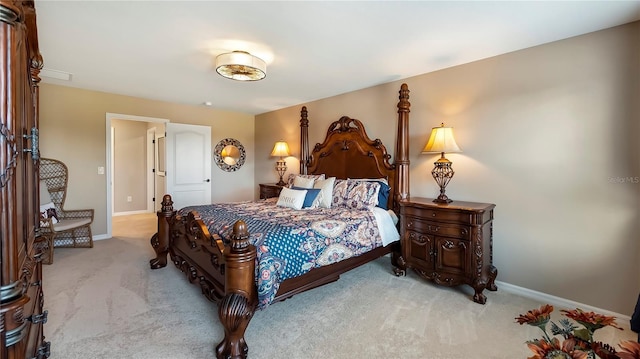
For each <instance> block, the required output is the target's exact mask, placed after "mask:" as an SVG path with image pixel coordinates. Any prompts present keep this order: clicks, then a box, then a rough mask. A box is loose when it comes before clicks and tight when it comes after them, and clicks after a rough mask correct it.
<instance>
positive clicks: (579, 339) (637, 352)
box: [515, 304, 640, 359]
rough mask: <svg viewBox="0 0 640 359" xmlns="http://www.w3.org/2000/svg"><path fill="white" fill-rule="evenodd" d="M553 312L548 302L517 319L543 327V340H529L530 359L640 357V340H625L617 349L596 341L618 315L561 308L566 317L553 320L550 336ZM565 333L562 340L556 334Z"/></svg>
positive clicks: (629, 358)
mask: <svg viewBox="0 0 640 359" xmlns="http://www.w3.org/2000/svg"><path fill="white" fill-rule="evenodd" d="M551 312H553V306H551V305H548V304H545V305H542V306H541V307H540V309H533V310H530V311H528V312H527V313H526V314H521V315H520V316H519V317H517V318H515V319H516V322H517V323H519V324H520V325H522V324H529V325H532V326H534V327H538V328H540V330H542V333H543V337H542V338H541V339H534V340H529V341H527V346H528V347H529V349H531V351H532V352H533V353H534V355H533V356H532V357H529V358H528V359H597V358H600V359H640V343H638V342H634V341H622V342H620V344H618V346H619V347H620V349H619V350H618V351H616V349H615V348H614V347H612V346H611V345H609V344H605V343H602V342H599V341H594V339H593V333H594V332H595V331H596V330H598V329H600V328H603V327H606V326H611V327H614V328H617V329H620V330H622V328H620V327H618V325H617V324H616V321H615V319H616V318H615V317H612V316H606V315H602V314H597V313H594V312H584V311H582V310H581V309H575V310H561V311H560V312H562V313H563V314H564V315H565V316H566V317H567V318H569V319H572V320H573V321H575V322H576V323H578V324H580V325H581V327H580V326H577V325H576V324H575V323H574V322H572V321H570V320H569V319H565V318H563V319H560V321H559V323H560V325H557V324H556V323H554V322H551V336H550V335H549V334H548V333H547V323H549V318H550V315H551ZM558 335H559V336H562V338H563V341H562V342H560V340H559V339H558V338H557V337H556V336H558Z"/></svg>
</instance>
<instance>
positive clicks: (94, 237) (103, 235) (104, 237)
mask: <svg viewBox="0 0 640 359" xmlns="http://www.w3.org/2000/svg"><path fill="white" fill-rule="evenodd" d="M110 238H111V236H109V235H107V234H98V235H97V236H93V240H94V241H99V240H102V239H110Z"/></svg>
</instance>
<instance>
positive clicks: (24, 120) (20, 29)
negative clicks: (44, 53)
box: [0, 0, 49, 359]
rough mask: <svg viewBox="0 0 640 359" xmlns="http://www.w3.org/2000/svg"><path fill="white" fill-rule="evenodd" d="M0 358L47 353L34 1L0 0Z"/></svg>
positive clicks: (39, 61)
mask: <svg viewBox="0 0 640 359" xmlns="http://www.w3.org/2000/svg"><path fill="white" fill-rule="evenodd" d="M0 20H1V21H0V26H1V28H0V42H1V44H0V64H2V66H1V67H0V73H1V77H0V94H1V95H0V96H2V105H1V106H2V107H1V109H0V112H1V113H2V118H1V122H0V246H1V247H0V249H1V250H2V258H1V261H2V262H1V263H0V270H1V271H2V272H1V273H0V279H1V283H0V285H1V287H0V359H5V358H6V359H31V358H38V359H40V358H47V357H49V343H48V342H46V341H45V340H44V334H43V324H44V323H46V321H47V312H46V311H45V310H44V309H43V304H44V301H43V293H42V263H41V260H42V251H41V250H40V249H39V244H40V243H39V241H38V239H39V238H38V226H39V220H38V219H39V209H40V208H39V204H38V198H39V197H38V165H39V151H38V84H39V82H40V78H39V73H40V69H41V68H42V57H41V55H40V52H39V50H38V33H37V30H36V12H35V4H34V2H33V1H19V0H0Z"/></svg>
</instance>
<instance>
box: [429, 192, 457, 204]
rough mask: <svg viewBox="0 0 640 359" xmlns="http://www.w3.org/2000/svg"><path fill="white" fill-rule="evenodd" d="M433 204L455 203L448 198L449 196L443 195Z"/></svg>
mask: <svg viewBox="0 0 640 359" xmlns="http://www.w3.org/2000/svg"><path fill="white" fill-rule="evenodd" d="M433 202H434V203H451V202H453V200H452V199H451V198H449V197H447V195H445V194H441V195H439V196H438V198H436V199H434V200H433Z"/></svg>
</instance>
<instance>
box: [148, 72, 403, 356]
mask: <svg viewBox="0 0 640 359" xmlns="http://www.w3.org/2000/svg"><path fill="white" fill-rule="evenodd" d="M397 107H398V123H397V126H398V127H397V129H398V132H397V138H396V146H395V158H394V163H393V164H391V163H390V162H389V159H390V158H391V156H390V155H389V154H388V153H387V150H386V147H385V146H384V145H383V144H382V142H381V141H380V140H379V139H376V140H371V139H369V137H368V135H367V134H366V131H365V129H364V126H363V124H362V123H361V122H360V121H358V120H356V119H351V118H349V117H346V116H343V117H342V118H340V119H339V120H338V121H335V122H333V123H332V124H331V125H330V126H329V129H328V130H327V135H326V138H325V140H324V141H323V142H322V143H318V144H316V145H315V147H314V149H313V151H311V152H310V151H309V140H308V127H309V120H308V114H307V109H306V107H303V108H302V111H301V119H300V133H301V138H300V145H301V146H300V148H301V159H300V174H301V175H307V176H309V175H320V174H322V175H324V178H330V177H335V178H336V179H342V180H345V181H344V182H341V183H343V184H345V183H346V182H347V179H352V180H353V179H384V180H386V182H387V183H388V186H389V187H390V190H391V193H390V195H389V198H388V202H387V203H386V206H385V207H387V208H389V209H390V210H393V211H394V212H395V213H396V214H399V210H400V205H399V203H400V201H402V200H405V199H407V198H408V197H409V158H408V148H409V144H408V141H409V136H408V126H409V111H410V103H409V89H408V86H407V85H406V84H402V86H401V88H400V91H399V102H398V105H397ZM337 181H338V180H336V182H337ZM376 193H377V192H376ZM267 201H269V200H266V201H264V202H267ZM272 202H273V203H275V199H274V200H272ZM172 205H173V202H172V201H171V196H170V195H165V196H164V198H163V200H162V209H161V210H160V211H158V232H157V233H156V234H155V235H154V236H153V237H152V238H151V245H152V247H153V248H154V250H155V252H156V258H154V259H152V260H151V261H150V265H151V268H152V269H157V268H161V267H164V266H166V264H167V254H170V256H171V261H172V262H173V263H174V264H175V265H176V266H177V267H178V268H180V270H182V271H183V272H184V273H186V274H187V277H188V279H189V281H191V282H197V283H199V284H200V286H201V288H202V292H203V294H204V295H205V296H206V297H207V298H208V299H209V300H211V301H214V302H217V303H218V315H219V318H220V322H221V324H222V325H223V327H224V332H225V337H224V339H223V340H222V341H221V342H220V344H219V345H218V346H217V348H216V356H217V357H218V358H245V357H246V356H247V352H248V348H247V345H246V343H245V341H244V333H245V330H246V328H247V326H248V324H249V321H250V320H251V318H252V316H253V313H254V312H255V310H256V309H257V308H258V307H264V304H265V303H266V302H264V303H263V302H262V298H261V297H260V300H259V294H258V291H259V289H258V288H257V282H258V281H259V280H260V279H262V278H257V276H258V275H260V276H262V273H263V271H262V268H259V269H258V271H257V270H256V264H257V265H258V266H260V265H261V260H260V257H259V254H260V253H262V247H267V246H266V245H264V243H262V242H260V243H259V244H257V246H258V249H256V246H254V244H256V238H254V235H255V233H253V232H255V231H254V230H253V229H252V231H251V232H252V233H251V235H250V233H249V232H250V231H249V228H255V227H251V223H253V222H250V221H248V220H247V221H244V220H242V219H241V220H238V221H235V222H234V223H233V224H232V225H226V226H222V227H224V228H220V227H216V221H217V220H218V219H216V220H213V219H207V218H205V216H201V215H200V213H199V212H200V211H198V212H196V211H188V212H186V211H175V210H174V208H173V206H172ZM212 206H214V205H212ZM240 212H242V210H240ZM302 212H304V210H303V211H302ZM309 213H311V212H309ZM240 217H242V216H240ZM231 227H232V228H231ZM212 229H213V230H212ZM214 230H215V231H216V232H217V233H216V232H214ZM223 232H224V233H225V235H222V236H221V235H219V233H223ZM375 232H376V230H370V232H368V233H375ZM368 233H367V235H368ZM267 234H268V233H267ZM262 235H263V234H262V233H261V234H260V236H262ZM376 236H377V234H376ZM227 237H228V238H227ZM372 237H373V236H372ZM378 237H379V236H378ZM360 241H362V240H360ZM327 242H330V241H329V240H328V239H327ZM372 242H373V239H372ZM371 247H372V249H370V250H369V249H367V251H366V252H363V253H358V254H357V255H354V256H351V257H348V258H347V259H344V260H338V261H335V260H334V261H333V262H331V263H330V264H326V265H323V266H315V267H313V268H311V269H310V270H307V271H306V272H305V273H304V274H301V275H295V276H292V277H289V278H287V279H285V280H283V281H282V282H279V283H277V284H278V286H277V287H276V289H275V290H276V292H275V293H274V294H273V295H272V297H271V298H270V299H269V301H268V303H273V302H278V301H283V300H285V299H287V298H290V297H291V296H293V295H295V294H297V293H300V292H303V291H306V290H309V289H312V288H315V287H318V286H321V285H324V284H327V283H330V282H333V281H336V280H338V279H339V277H340V274H342V273H344V272H346V271H348V270H350V269H353V268H355V267H358V266H360V265H362V264H365V263H367V262H369V261H372V260H374V259H376V258H379V257H381V256H384V255H386V254H390V253H391V262H392V264H393V265H394V266H396V265H397V261H398V257H399V256H400V248H399V247H400V246H399V242H397V241H396V242H393V243H390V244H384V243H383V244H377V245H372V246H371ZM257 252H258V254H257ZM286 263H287V264H289V262H286ZM268 303H267V304H268Z"/></svg>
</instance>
